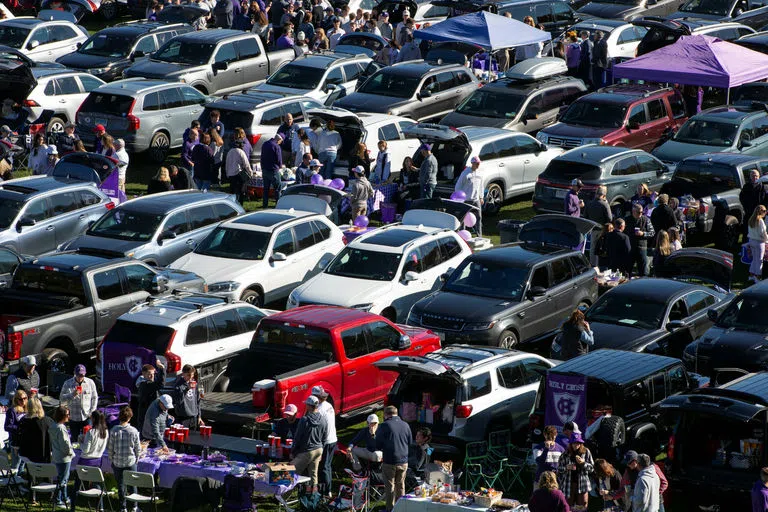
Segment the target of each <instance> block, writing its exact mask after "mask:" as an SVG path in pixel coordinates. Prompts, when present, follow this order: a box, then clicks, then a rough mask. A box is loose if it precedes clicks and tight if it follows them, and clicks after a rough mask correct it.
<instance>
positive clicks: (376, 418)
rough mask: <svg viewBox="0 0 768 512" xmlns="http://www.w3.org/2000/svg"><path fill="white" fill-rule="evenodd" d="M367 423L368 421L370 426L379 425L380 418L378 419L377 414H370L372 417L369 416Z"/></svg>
mask: <svg viewBox="0 0 768 512" xmlns="http://www.w3.org/2000/svg"><path fill="white" fill-rule="evenodd" d="M365 421H367V422H368V424H369V425H370V424H371V423H378V422H379V417H378V416H376V415H375V414H370V415H368V417H367V418H366V419H365Z"/></svg>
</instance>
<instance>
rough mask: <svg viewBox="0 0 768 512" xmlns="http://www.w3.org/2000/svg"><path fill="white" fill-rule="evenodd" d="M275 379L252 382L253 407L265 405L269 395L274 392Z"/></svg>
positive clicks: (267, 403)
mask: <svg viewBox="0 0 768 512" xmlns="http://www.w3.org/2000/svg"><path fill="white" fill-rule="evenodd" d="M274 389H275V381H274V380H273V379H263V380H260V381H258V382H254V384H253V387H252V388H251V397H252V401H253V406H254V407H267V406H268V405H269V403H270V396H271V395H272V393H274Z"/></svg>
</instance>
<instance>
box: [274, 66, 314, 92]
mask: <svg viewBox="0 0 768 512" xmlns="http://www.w3.org/2000/svg"><path fill="white" fill-rule="evenodd" d="M324 74H325V69H323V68H313V67H309V66H298V65H296V64H286V65H285V66H283V67H281V68H280V69H278V70H277V72H276V73H275V74H274V75H272V76H271V77H269V80H267V84H268V85H274V86H276V87H289V88H291V89H314V88H315V87H317V86H318V85H320V81H321V80H322V79H323V75H324Z"/></svg>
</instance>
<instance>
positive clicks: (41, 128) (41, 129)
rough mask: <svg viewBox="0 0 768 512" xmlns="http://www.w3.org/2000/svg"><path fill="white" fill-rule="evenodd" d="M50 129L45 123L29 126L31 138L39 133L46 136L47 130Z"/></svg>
mask: <svg viewBox="0 0 768 512" xmlns="http://www.w3.org/2000/svg"><path fill="white" fill-rule="evenodd" d="M47 127H48V125H46V124H45V123H37V124H31V125H29V134H30V135H31V136H33V137H34V136H35V135H37V134H38V133H42V134H43V135H45V129H46V128H47Z"/></svg>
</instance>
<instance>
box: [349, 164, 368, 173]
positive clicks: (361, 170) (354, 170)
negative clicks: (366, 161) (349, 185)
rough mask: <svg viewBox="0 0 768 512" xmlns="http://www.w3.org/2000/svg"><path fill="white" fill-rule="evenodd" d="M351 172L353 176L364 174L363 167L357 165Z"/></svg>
mask: <svg viewBox="0 0 768 512" xmlns="http://www.w3.org/2000/svg"><path fill="white" fill-rule="evenodd" d="M352 172H353V173H355V174H365V167H363V166H362V165H358V166H357V167H355V168H354V169H352Z"/></svg>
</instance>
